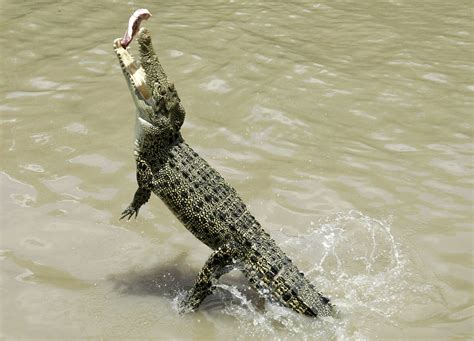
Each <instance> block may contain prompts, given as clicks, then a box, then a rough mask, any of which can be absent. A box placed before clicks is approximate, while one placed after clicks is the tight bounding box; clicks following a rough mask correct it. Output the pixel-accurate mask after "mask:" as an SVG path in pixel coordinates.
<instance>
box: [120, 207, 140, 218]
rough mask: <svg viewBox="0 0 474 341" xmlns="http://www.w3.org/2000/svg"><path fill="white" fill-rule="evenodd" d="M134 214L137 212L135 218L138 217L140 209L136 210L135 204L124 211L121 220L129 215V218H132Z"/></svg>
mask: <svg viewBox="0 0 474 341" xmlns="http://www.w3.org/2000/svg"><path fill="white" fill-rule="evenodd" d="M134 214H135V219H137V215H138V210H136V209H135V208H134V207H133V206H131V205H130V206H128V207H127V208H126V209H125V210H124V211H123V212H122V216H121V217H120V220H122V219H123V218H125V217H127V220H130V219H131V218H132V217H133V215H134Z"/></svg>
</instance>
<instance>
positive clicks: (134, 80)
mask: <svg viewBox="0 0 474 341" xmlns="http://www.w3.org/2000/svg"><path fill="white" fill-rule="evenodd" d="M137 41H138V54H139V56H138V60H135V59H134V57H133V56H132V54H130V52H129V50H128V49H127V48H126V47H125V48H124V47H123V40H122V39H120V38H118V39H116V40H115V41H114V50H115V54H116V55H117V57H118V60H119V62H120V67H121V69H122V72H123V75H124V77H125V81H126V82H127V84H128V88H129V90H130V93H131V95H132V98H133V101H134V102H135V106H136V109H137V128H138V129H137V142H138V144H141V143H144V142H146V141H149V142H150V143H153V144H157V143H158V144H160V145H162V144H163V143H172V142H173V141H174V140H176V138H177V137H178V136H179V130H180V128H181V126H182V124H183V121H184V116H185V112H184V109H183V107H182V105H181V102H180V99H179V97H178V93H177V92H176V89H175V87H174V85H173V84H172V83H170V82H168V78H167V76H166V74H165V72H164V71H163V68H162V66H161V64H160V62H159V60H158V56H157V55H156V53H155V51H154V49H153V46H152V42H151V36H150V34H149V32H148V30H147V29H146V28H141V29H140V30H139V32H138V34H137ZM127 45H128V44H127ZM144 140H146V141H144Z"/></svg>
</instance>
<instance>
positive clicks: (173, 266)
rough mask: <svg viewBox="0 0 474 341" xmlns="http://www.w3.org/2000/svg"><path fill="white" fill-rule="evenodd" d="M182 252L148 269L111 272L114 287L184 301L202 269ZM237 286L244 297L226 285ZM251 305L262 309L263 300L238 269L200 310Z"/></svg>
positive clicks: (140, 294)
mask: <svg viewBox="0 0 474 341" xmlns="http://www.w3.org/2000/svg"><path fill="white" fill-rule="evenodd" d="M184 258H185V254H184V253H182V254H180V255H179V256H177V257H176V258H175V259H173V260H171V261H169V262H167V263H163V264H158V265H156V266H154V267H151V268H147V269H132V270H129V271H127V272H123V273H117V274H111V275H109V276H107V280H108V281H110V282H112V283H113V286H114V289H115V290H117V291H118V292H120V293H123V294H127V295H139V296H146V295H152V296H161V297H165V298H168V299H171V300H173V301H175V302H176V300H178V301H179V300H181V299H182V298H183V297H184V294H185V292H186V291H188V290H189V289H190V288H191V287H192V286H193V284H194V280H195V278H196V276H197V274H198V272H199V269H195V268H192V267H191V266H189V265H188V264H186V263H185V262H184ZM228 287H232V288H236V289H237V290H238V291H239V292H240V293H241V294H242V296H243V297H245V300H242V296H241V297H237V296H236V295H235V293H232V292H231V291H229V290H227V289H226V288H228ZM248 304H252V305H253V306H254V308H255V309H256V310H261V309H263V306H264V299H263V298H261V297H260V296H259V295H258V293H257V292H256V291H255V290H254V289H252V288H251V287H249V283H248V281H247V279H246V278H245V277H244V276H243V275H242V274H241V273H238V272H237V271H232V274H227V275H224V276H222V277H221V278H220V279H219V284H218V286H217V287H216V288H215V290H214V292H213V294H211V295H209V296H208V297H207V298H206V299H205V300H204V301H203V302H202V304H201V306H200V307H199V310H201V311H208V310H222V309H224V308H225V307H226V306H228V305H248Z"/></svg>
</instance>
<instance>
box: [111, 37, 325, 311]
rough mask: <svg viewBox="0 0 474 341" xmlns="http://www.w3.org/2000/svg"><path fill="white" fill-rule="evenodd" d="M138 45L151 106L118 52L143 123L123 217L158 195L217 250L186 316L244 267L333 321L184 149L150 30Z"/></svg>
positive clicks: (263, 284)
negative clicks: (130, 198)
mask: <svg viewBox="0 0 474 341" xmlns="http://www.w3.org/2000/svg"><path fill="white" fill-rule="evenodd" d="M138 42H139V46H140V48H139V50H140V55H141V60H140V62H141V66H142V67H143V69H144V70H145V73H146V84H147V86H148V87H149V88H150V89H152V90H151V93H152V99H151V101H150V100H147V101H146V102H145V101H143V100H142V99H141V98H140V95H139V93H138V91H137V90H136V88H135V87H134V85H133V82H132V81H131V77H130V75H129V74H128V71H127V70H126V68H125V67H124V66H123V63H122V60H121V57H120V54H119V53H117V55H118V56H119V60H120V61H121V65H122V69H123V71H124V75H125V76H126V77H125V78H126V79H127V81H128V82H129V86H130V89H131V92H132V96H133V97H134V100H135V103H136V104H137V110H138V117H139V119H138V123H137V124H138V125H137V131H138V134H137V138H136V142H135V157H136V163H137V182H138V186H139V187H138V190H137V191H136V193H135V196H134V199H133V201H132V203H131V204H130V206H129V207H128V208H127V209H126V210H125V211H124V212H123V215H122V217H129V218H130V217H131V216H132V215H135V216H136V215H137V214H138V210H139V209H140V206H141V205H143V204H145V203H146V202H147V201H148V199H149V197H150V193H151V192H154V193H155V194H156V195H157V196H158V197H160V198H161V199H162V200H163V202H165V204H166V205H167V206H168V207H169V209H170V210H171V211H172V212H173V213H174V214H175V215H176V217H178V218H179V220H180V221H181V222H182V223H183V224H184V226H185V227H186V228H187V229H188V230H189V231H190V232H192V233H193V234H194V235H195V236H196V237H197V238H198V239H199V240H201V241H202V242H203V243H205V244H206V245H207V246H209V247H210V248H211V249H212V250H214V252H213V253H212V254H211V256H210V258H209V259H208V261H207V262H206V264H205V265H204V267H203V269H202V270H201V271H200V272H199V274H198V276H197V279H196V282H195V285H194V286H193V288H192V289H191V290H190V291H189V292H188V294H187V296H186V298H185V299H184V300H183V301H182V302H181V305H180V309H181V311H191V310H194V309H196V308H197V307H198V306H199V304H200V303H201V302H202V300H203V299H204V298H205V297H206V296H207V295H209V294H210V293H211V292H212V289H213V285H214V283H215V282H216V281H217V280H218V279H219V277H220V276H221V275H223V274H224V273H226V272H227V271H229V270H230V269H232V268H233V267H235V266H238V267H239V268H240V269H242V271H243V272H244V274H245V276H246V277H247V278H248V279H249V282H250V283H251V284H252V285H253V286H254V287H255V288H256V289H257V290H258V291H259V292H260V293H261V294H262V295H264V296H265V297H267V298H269V299H271V300H272V301H275V302H279V303H280V304H282V305H284V306H287V307H290V308H292V309H293V310H295V311H297V312H299V313H303V314H306V315H310V316H327V315H332V313H333V309H332V306H331V304H330V303H329V300H328V299H327V298H325V297H323V296H322V295H321V294H319V293H318V292H317V290H316V289H315V288H314V287H313V286H312V284H311V283H310V282H309V281H308V280H307V279H306V278H305V276H304V275H303V273H301V272H300V271H299V270H298V269H297V267H296V266H295V265H293V263H292V262H291V260H290V259H289V258H288V257H287V256H286V255H285V254H284V253H283V251H282V250H281V249H280V248H279V247H278V246H277V245H276V243H275V242H274V241H273V239H272V238H271V237H270V236H269V235H268V233H266V232H265V231H264V230H263V229H262V227H261V226H260V224H259V223H258V222H257V221H256V220H255V218H254V217H253V216H252V214H251V213H250V212H249V211H248V209H247V207H246V206H245V204H244V203H243V201H242V200H241V199H240V197H239V196H238V194H237V192H236V191H235V189H234V188H232V187H231V186H230V185H229V184H227V183H226V181H225V180H224V179H223V178H222V176H221V175H220V174H219V173H218V172H217V171H216V170H215V169H213V168H212V167H211V166H210V165H209V164H208V163H207V162H206V161H205V160H204V159H202V158H201V157H200V156H199V155H198V154H197V153H196V152H195V151H193V150H192V149H191V148H190V147H189V146H188V145H187V144H186V143H185V142H184V140H183V138H182V136H181V134H180V132H179V130H180V128H181V125H182V123H183V121H184V116H185V112H184V109H183V106H182V105H181V103H180V100H179V97H178V94H177V92H176V89H175V87H174V86H173V85H172V84H171V83H169V82H168V80H167V77H166V75H165V73H164V71H163V68H162V67H161V65H160V63H159V61H158V57H157V56H156V54H155V52H154V49H153V47H152V45H151V38H150V36H149V35H148V32H147V31H144V30H142V31H141V32H140V33H139V36H138ZM116 51H117V50H116ZM130 84H131V85H130Z"/></svg>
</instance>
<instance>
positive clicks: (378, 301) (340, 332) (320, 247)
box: [174, 211, 433, 339]
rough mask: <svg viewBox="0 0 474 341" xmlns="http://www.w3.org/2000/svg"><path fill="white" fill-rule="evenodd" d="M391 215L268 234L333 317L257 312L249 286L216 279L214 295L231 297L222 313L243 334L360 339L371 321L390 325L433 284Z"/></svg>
mask: <svg viewBox="0 0 474 341" xmlns="http://www.w3.org/2000/svg"><path fill="white" fill-rule="evenodd" d="M391 220H392V218H391V217H388V218H387V219H385V220H379V219H375V218H371V217H369V216H366V215H364V214H362V213H361V212H358V211H349V212H345V213H340V214H337V215H335V216H331V217H327V218H326V219H324V220H323V221H321V222H319V223H312V224H311V226H310V228H309V229H308V231H307V232H306V233H305V234H301V235H298V236H288V235H285V234H284V233H283V232H280V233H272V235H273V236H274V237H275V239H276V240H277V243H278V244H279V245H281V247H282V248H283V249H284V250H285V251H286V252H287V253H288V254H289V255H290V256H291V258H292V259H293V261H294V263H295V264H297V265H298V266H299V267H300V268H301V270H303V271H304V272H305V273H306V274H307V277H308V278H309V279H310V280H311V281H312V282H313V283H314V284H315V285H316V287H317V288H318V289H320V290H321V291H322V292H323V293H325V294H327V295H328V296H329V297H330V298H331V300H332V302H333V303H334V304H335V306H336V307H337V309H338V310H339V313H340V317H339V318H337V319H334V318H331V317H329V318H324V319H312V318H308V317H306V316H302V315H299V314H296V313H294V312H292V311H291V310H289V309H286V308H283V307H280V306H277V305H274V304H268V303H264V304H265V307H264V308H263V309H259V308H257V306H256V302H252V300H251V299H250V298H249V297H248V296H247V294H246V293H245V292H246V291H247V290H248V288H247V287H245V286H244V285H228V284H218V288H219V290H217V295H219V292H225V293H226V294H227V296H228V295H229V294H230V295H231V296H232V298H233V299H232V300H231V301H229V299H228V297H227V299H226V300H225V306H224V308H223V309H222V310H221V311H220V313H224V314H226V315H228V316H231V317H233V318H234V319H235V321H236V323H237V328H238V329H239V331H240V332H241V333H240V335H241V338H242V339H246V338H249V337H252V338H262V337H263V338H268V337H270V338H272V339H291V338H292V337H295V336H298V338H302V339H305V338H307V339H314V338H335V339H347V338H358V339H365V338H367V334H371V335H373V333H372V332H369V331H368V330H365V329H367V325H370V324H371V323H372V324H373V325H377V326H378V328H382V329H383V328H385V326H386V327H387V328H389V327H390V328H396V325H397V324H398V321H400V320H401V319H403V317H404V316H403V315H404V313H405V311H406V310H407V309H410V308H413V307H414V305H417V304H421V305H423V304H426V302H429V301H432V297H431V298H430V297H429V296H430V294H432V289H433V287H432V286H431V285H428V284H426V283H425V281H424V279H423V278H422V277H420V276H421V275H419V274H417V273H418V271H416V267H415V266H414V264H413V263H412V262H411V261H410V258H409V252H408V249H407V248H406V247H405V246H403V244H402V243H401V242H400V241H399V240H397V238H396V237H395V235H394V234H393V232H392V221H391ZM181 298H182V297H181ZM179 300H180V297H177V298H176V299H175V301H174V305H177V302H179ZM415 309H416V307H415ZM405 320H406V318H405ZM368 321H371V322H368ZM381 326H382V327H381Z"/></svg>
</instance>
